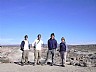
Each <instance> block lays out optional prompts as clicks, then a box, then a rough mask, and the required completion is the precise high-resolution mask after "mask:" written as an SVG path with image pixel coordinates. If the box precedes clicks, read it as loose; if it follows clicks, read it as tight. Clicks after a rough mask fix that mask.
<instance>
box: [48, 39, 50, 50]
mask: <svg viewBox="0 0 96 72" xmlns="http://www.w3.org/2000/svg"><path fill="white" fill-rule="evenodd" d="M49 47H50V43H49V40H48V48H49Z"/></svg>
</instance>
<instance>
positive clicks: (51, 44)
mask: <svg viewBox="0 0 96 72" xmlns="http://www.w3.org/2000/svg"><path fill="white" fill-rule="evenodd" d="M56 48H57V41H56V39H55V35H54V33H52V34H51V38H50V39H49V40H48V52H47V58H46V60H45V62H44V63H45V64H47V60H48V58H49V55H52V63H51V66H53V64H54V59H55V51H56Z"/></svg>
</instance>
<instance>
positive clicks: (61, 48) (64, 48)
mask: <svg viewBox="0 0 96 72" xmlns="http://www.w3.org/2000/svg"><path fill="white" fill-rule="evenodd" d="M61 51H65V52H66V44H65V43H63V42H61V43H60V52H61Z"/></svg>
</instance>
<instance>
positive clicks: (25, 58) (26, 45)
mask: <svg viewBox="0 0 96 72" xmlns="http://www.w3.org/2000/svg"><path fill="white" fill-rule="evenodd" d="M20 47H21V50H22V59H21V66H23V65H24V63H25V64H28V55H29V49H30V45H29V41H28V35H25V36H24V40H23V41H22V42H21V45H20Z"/></svg>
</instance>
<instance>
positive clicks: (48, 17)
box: [0, 0, 96, 45]
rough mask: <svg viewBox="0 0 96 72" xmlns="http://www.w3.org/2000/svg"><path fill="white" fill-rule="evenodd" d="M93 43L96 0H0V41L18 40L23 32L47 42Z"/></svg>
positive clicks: (32, 39)
mask: <svg viewBox="0 0 96 72" xmlns="http://www.w3.org/2000/svg"><path fill="white" fill-rule="evenodd" d="M51 33H55V39H56V40H57V42H58V43H60V42H61V37H64V38H65V39H66V43H67V44H96V0H0V44H1V45H2V44H20V42H21V41H22V40H23V39H24V36H25V35H26V34H27V35H28V37H29V42H30V43H32V42H33V41H34V40H35V39H36V38H37V35H38V34H41V35H42V40H43V42H44V43H47V41H48V39H49V38H50V34H51Z"/></svg>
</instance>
